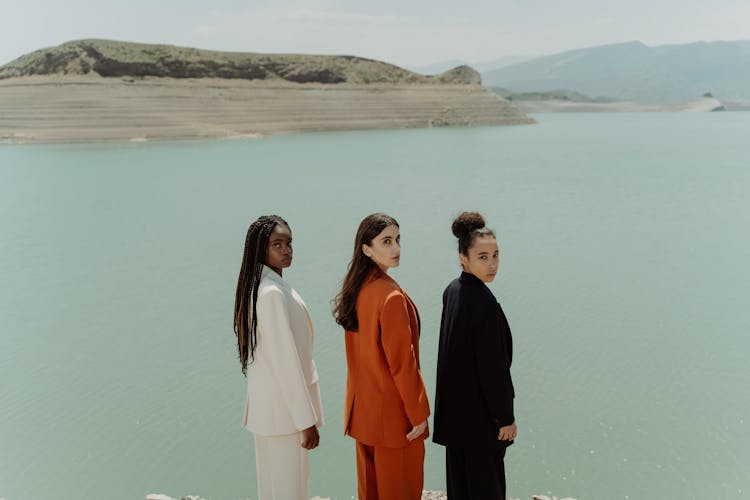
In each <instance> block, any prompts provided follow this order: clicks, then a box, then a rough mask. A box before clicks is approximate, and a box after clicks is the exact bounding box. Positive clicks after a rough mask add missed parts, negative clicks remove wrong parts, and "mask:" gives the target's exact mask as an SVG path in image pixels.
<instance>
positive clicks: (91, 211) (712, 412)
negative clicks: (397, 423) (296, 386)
mask: <svg viewBox="0 0 750 500" xmlns="http://www.w3.org/2000/svg"><path fill="white" fill-rule="evenodd" d="M536 118H537V119H538V120H539V124H537V125H532V126H520V127H494V128H474V129H431V130H398V131H364V132H347V133H322V134H306V135H297V136H284V137H271V138H266V139H262V140H256V141H252V140H251V141H206V142H184V143H153V144H149V143H147V144H132V145H131V144H122V145H91V146H85V145H84V146H3V147H0V412H1V413H0V415H1V416H0V498H5V499H7V500H37V499H48V498H82V499H95V498H108V499H115V500H116V499H123V500H124V499H138V498H141V499H142V498H143V497H144V496H145V495H146V494H147V493H154V492H161V493H167V494H169V495H172V496H179V495H187V494H194V495H202V496H204V497H206V498H212V499H217V500H218V499H239V498H255V494H256V490H255V467H254V462H253V447H252V437H251V435H250V434H249V433H247V432H246V431H244V430H243V429H242V428H241V427H240V418H241V414H242V408H243V404H244V387H245V382H244V379H243V377H242V374H241V372H240V370H239V365H238V362H237V360H236V347H235V344H234V334H233V332H232V312H233V300H234V288H235V286H236V279H237V272H238V270H239V265H240V259H241V253H242V246H243V242H244V236H245V232H246V230H247V227H248V225H249V223H250V222H251V221H252V220H254V219H255V217H257V216H258V215H260V214H263V213H278V214H280V215H282V216H284V217H285V218H286V219H287V220H288V221H289V223H290V225H291V226H292V230H293V232H294V239H295V262H294V265H293V267H292V268H290V269H289V270H288V272H285V278H286V279H287V280H288V281H289V282H290V283H291V284H292V286H294V287H295V288H296V289H297V290H298V291H299V292H300V294H301V295H302V297H303V298H304V299H305V301H306V302H307V304H308V307H309V308H310V311H311V315H312V318H313V322H314V325H315V328H316V347H315V349H316V352H315V357H316V362H317V365H318V370H319V372H320V379H321V388H322V396H323V404H324V411H325V418H326V425H325V427H324V428H323V429H322V433H321V446H320V448H318V449H317V450H316V451H315V452H313V453H312V474H313V479H312V491H311V493H312V494H313V495H321V496H324V497H332V498H335V499H347V500H348V499H350V498H352V497H353V496H355V495H356V484H355V482H356V481H355V465H354V445H353V442H352V441H351V440H350V439H349V438H346V437H344V436H343V435H342V412H343V409H342V405H343V391H344V381H345V359H344V345H343V337H342V332H341V331H340V329H339V328H338V327H337V326H336V325H335V323H334V322H333V320H332V318H331V315H330V303H329V301H330V299H331V298H332V297H333V295H334V294H335V293H336V291H337V288H338V285H339V282H340V280H341V278H342V277H343V275H344V272H345V267H346V264H347V262H348V260H349V258H350V256H351V251H352V248H351V247H352V241H353V237H354V232H355V230H356V226H357V224H358V222H359V220H360V219H361V218H362V217H364V216H365V215H367V214H369V213H372V212H375V211H385V212H387V213H389V214H391V215H393V216H395V217H396V218H397V219H398V220H399V222H400V223H401V234H402V245H403V250H402V259H401V267H400V268H398V269H396V270H394V271H393V273H392V275H393V276H394V277H395V278H396V279H397V280H398V281H399V283H400V284H401V285H402V286H403V288H404V289H406V290H407V291H408V292H409V293H410V295H411V296H412V298H414V300H415V302H416V303H417V306H418V307H419V310H420V313H421V317H422V325H423V330H422V338H421V346H422V347H421V352H422V367H423V372H424V377H425V381H426V383H427V386H428V390H429V393H430V395H431V397H432V395H433V394H434V381H435V380H434V378H435V363H436V355H437V334H438V326H439V316H440V300H441V294H442V291H443V288H444V287H445V285H446V284H447V283H448V282H449V281H450V280H451V279H453V277H455V276H456V275H457V274H458V273H459V266H458V259H457V255H456V249H455V245H456V243H455V239H454V238H453V236H452V235H451V232H450V223H451V221H452V218H453V216H454V215H455V214H456V213H457V212H459V211H461V210H465V209H474V210H479V211H481V212H482V213H484V215H485V216H486V217H487V219H488V222H489V225H490V226H491V227H493V228H494V229H495V230H496V231H497V234H498V239H499V242H500V247H501V272H500V274H499V276H498V278H497V280H496V281H495V283H493V284H492V285H491V288H492V290H493V291H494V292H495V294H496V295H497V297H498V299H499V301H500V302H501V303H502V304H503V307H504V309H505V311H506V314H507V316H508V319H509V321H510V325H511V328H512V330H513V335H514V346H515V354H514V365H513V377H514V382H515V386H516V392H517V399H516V408H517V412H516V416H517V419H518V428H519V438H518V440H517V441H516V444H515V445H514V446H513V447H512V448H511V449H510V450H509V452H508V456H507V458H506V467H507V475H508V493H509V495H510V496H512V497H514V498H525V499H528V498H531V495H532V494H550V493H551V494H554V495H557V496H559V497H564V496H570V497H573V498H576V499H578V500H608V499H613V500H614V499H621V500H641V499H642V500H650V499H654V500H666V499H680V500H683V499H701V500H703V499H707V498H710V499H719V500H722V499H727V500H728V499H736V498H747V497H750V421H749V420H750V389H748V387H749V386H750V363H749V362H748V356H749V355H750V307H748V302H750V229H748V228H750V140H748V137H750V113H713V114H669V113H664V114H657V113H653V114H560V115H538V116H536ZM443 467H444V462H443V449H442V448H441V447H439V446H437V445H434V444H432V443H428V445H427V457H426V462H425V486H426V487H427V488H430V489H443V488H444V487H445V481H444V474H443Z"/></svg>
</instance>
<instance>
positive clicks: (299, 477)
mask: <svg viewBox="0 0 750 500" xmlns="http://www.w3.org/2000/svg"><path fill="white" fill-rule="evenodd" d="M291 264H292V232H291V230H290V229H289V225H288V224H287V223H286V221H285V220H284V219H282V218H281V217H279V216H276V215H268V216H262V217H259V218H258V220H256V221H255V222H253V223H252V224H251V225H250V228H249V229H248V231H247V237H246V239H245V251H244V255H243V258H242V268H241V269H240V275H239V280H238V282H237V294H236V297H235V306H234V331H235V333H236V334H237V346H238V350H239V356H240V363H241V365H242V372H243V373H244V374H245V375H246V377H247V400H246V403H245V412H244V416H243V420H242V425H243V427H245V428H246V429H247V430H249V431H250V432H252V433H253V434H254V436H255V461H256V467H257V478H258V497H259V500H308V499H309V498H310V494H309V493H310V492H309V489H310V487H309V484H310V467H309V462H308V457H307V454H308V450H312V449H314V448H316V447H317V446H318V443H319V440H320V437H319V435H318V429H317V428H318V427H319V426H321V425H323V412H322V405H321V401H320V391H319V389H318V373H317V371H316V369H315V362H314V361H313V358H312V347H313V329H312V323H311V321H310V315H309V314H308V312H307V307H306V306H305V303H304V302H303V301H302V298H301V297H300V296H299V294H298V293H297V292H296V291H295V290H294V289H293V288H292V287H290V286H289V285H288V284H287V283H286V282H285V281H284V280H283V278H282V277H281V275H282V271H283V269H284V268H287V267H289V266H290V265H291Z"/></svg>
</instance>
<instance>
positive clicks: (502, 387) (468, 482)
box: [433, 212, 516, 500]
mask: <svg viewBox="0 0 750 500" xmlns="http://www.w3.org/2000/svg"><path fill="white" fill-rule="evenodd" d="M452 230H453V234H454V235H456V237H457V238H458V254H459V258H460V259H461V266H462V267H463V272H462V273H461V275H460V276H459V277H458V278H456V279H455V280H453V281H452V282H451V283H450V284H449V285H448V287H447V288H446V289H445V292H444V293H443V314H442V318H441V322H440V347H439V351H438V365H437V384H436V393H435V417H434V427H435V429H434V434H433V441H434V442H436V443H438V444H441V445H443V446H445V464H446V475H447V486H448V498H449V499H450V500H464V499H466V500H469V499H470V500H505V466H504V464H503V459H504V457H505V449H506V448H507V447H508V446H510V445H511V444H513V440H514V439H515V437H516V422H515V417H514V416H513V397H514V392H513V381H512V380H511V377H510V364H511V358H512V351H513V341H512V338H511V335H510V328H509V326H508V321H507V320H506V318H505V314H504V313H503V310H502V308H501V307H500V304H498V303H497V300H496V299H495V296H494V295H493V294H492V292H491V291H490V289H489V288H487V286H486V285H485V283H489V282H491V281H492V280H494V279H495V275H496V274H497V270H498V266H499V259H498V254H499V252H498V247H497V240H496V238H495V233H494V232H492V231H491V230H490V229H487V227H485V222H484V218H483V217H482V216H481V215H480V214H478V213H476V212H464V213H462V214H461V215H459V216H458V217H457V218H456V220H455V221H453V227H452Z"/></svg>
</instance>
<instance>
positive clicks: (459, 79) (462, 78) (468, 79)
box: [437, 64, 482, 85]
mask: <svg viewBox="0 0 750 500" xmlns="http://www.w3.org/2000/svg"><path fill="white" fill-rule="evenodd" d="M437 79H438V80H439V81H440V82H442V83H453V84H463V85H481V84H482V75H480V74H479V72H478V71H477V70H475V69H474V68H472V67H471V66H466V65H465V64H464V65H463V66H456V67H455V68H453V69H449V70H448V71H446V72H445V73H442V74H440V75H438V77H437Z"/></svg>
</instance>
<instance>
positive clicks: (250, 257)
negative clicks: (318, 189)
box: [234, 215, 289, 375]
mask: <svg viewBox="0 0 750 500" xmlns="http://www.w3.org/2000/svg"><path fill="white" fill-rule="evenodd" d="M279 224H281V225H284V226H286V227H289V224H287V222H286V221H285V220H284V219H282V218H281V217H279V216H278V215H262V216H260V217H258V220H256V221H255V222H253V223H252V224H250V228H249V229H248V230H247V236H246V237H245V251H244V253H243V255H242V267H241V268H240V276H239V279H238V280H237V293H236V295H235V300H234V333H235V334H236V335H237V350H238V351H239V355H240V364H241V365H242V373H243V374H245V375H247V363H248V358H249V359H250V362H251V363H252V362H253V356H254V354H255V346H256V345H257V344H258V339H257V335H256V330H257V327H258V314H257V312H256V310H255V305H256V303H257V301H258V286H259V285H260V278H261V273H262V272H263V264H265V263H266V253H267V252H268V240H269V237H270V236H271V233H272V232H273V229H274V228H275V227H276V226H277V225H279ZM248 313H250V314H248ZM250 315H252V317H251V318H249V321H248V316H250ZM248 344H249V347H248Z"/></svg>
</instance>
